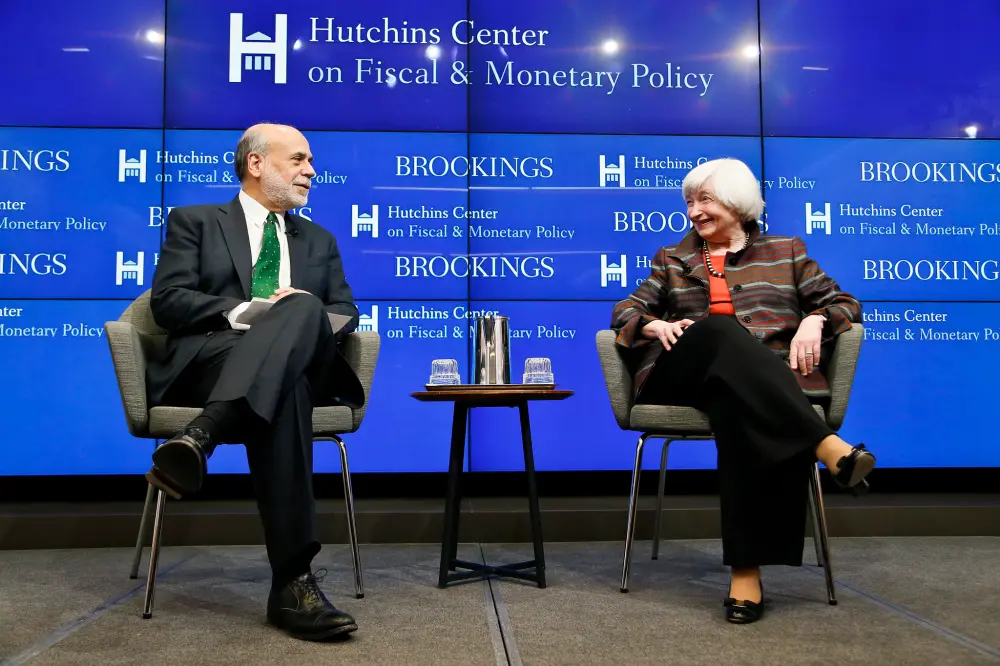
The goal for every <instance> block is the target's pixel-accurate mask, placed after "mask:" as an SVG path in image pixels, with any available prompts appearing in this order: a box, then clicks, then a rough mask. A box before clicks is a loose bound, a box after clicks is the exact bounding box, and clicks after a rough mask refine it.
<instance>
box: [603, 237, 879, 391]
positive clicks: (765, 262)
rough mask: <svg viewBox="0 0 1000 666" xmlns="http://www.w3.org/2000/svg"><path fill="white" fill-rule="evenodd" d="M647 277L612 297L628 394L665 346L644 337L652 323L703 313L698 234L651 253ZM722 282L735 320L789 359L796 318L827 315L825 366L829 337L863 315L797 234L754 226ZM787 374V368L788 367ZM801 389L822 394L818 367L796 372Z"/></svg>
mask: <svg viewBox="0 0 1000 666" xmlns="http://www.w3.org/2000/svg"><path fill="white" fill-rule="evenodd" d="M651 268H652V271H651V273H650V275H649V277H648V278H646V280H645V281H643V283H642V284H641V285H639V287H638V288H637V289H636V290H635V292H634V293H633V294H631V295H630V296H629V297H628V298H626V299H625V300H623V301H620V302H619V303H617V304H616V305H615V307H614V311H613V313H612V317H611V328H612V329H614V330H615V332H616V333H617V334H618V335H617V339H616V342H617V344H618V345H619V346H620V347H624V348H627V349H630V350H636V351H635V357H632V359H630V360H633V362H634V361H638V365H633V367H634V368H635V381H634V387H635V388H634V391H635V394H634V395H633V398H634V397H636V396H638V394H639V391H640V389H641V388H642V385H643V383H644V382H645V381H646V378H647V377H648V376H649V371H650V370H652V368H653V364H654V363H655V362H656V359H657V358H659V356H660V354H661V353H662V352H663V344H662V343H661V342H660V341H659V340H649V339H646V338H644V337H643V336H642V333H641V332H640V331H641V329H642V327H643V326H645V325H646V324H648V323H649V322H651V321H655V320H657V319H662V320H664V321H679V320H681V319H691V320H692V321H698V320H699V319H704V318H705V317H708V314H709V313H708V307H709V292H708V277H709V276H708V270H707V268H706V267H705V261H704V255H703V254H702V245H701V237H700V236H698V234H697V233H696V232H695V231H694V230H692V231H691V232H690V233H688V234H687V235H686V236H685V237H684V238H682V239H681V241H680V242H679V243H678V244H677V245H673V246H670V247H661V248H660V249H659V251H658V252H657V253H656V256H655V257H654V258H653V262H652V266H651ZM725 274H726V283H727V284H728V285H729V294H730V297H731V298H732V300H733V308H734V309H735V310H736V320H737V321H738V322H740V324H741V325H742V326H743V327H744V328H746V329H747V330H748V331H749V332H750V333H752V334H753V335H754V336H756V337H757V339H759V340H760V341H761V342H762V343H763V344H765V345H767V346H768V347H770V348H771V349H773V350H774V351H775V353H777V354H778V355H779V356H781V357H782V358H784V359H788V355H789V347H790V345H791V341H792V337H793V336H794V335H795V333H796V331H797V330H798V327H799V323H800V322H801V321H802V319H804V318H805V317H807V316H808V315H812V314H821V315H824V316H826V318H827V321H826V324H824V326H823V355H822V358H821V359H820V367H821V368H822V367H825V363H824V361H825V360H826V359H827V357H828V355H829V353H830V351H831V349H830V345H828V344H827V343H828V342H831V341H832V340H833V339H834V338H835V337H836V336H837V335H839V334H840V333H842V332H843V331H846V330H848V329H849V328H851V323H852V322H859V321H861V303H860V302H858V300H857V299H856V298H854V297H853V296H851V295H850V294H848V293H845V292H843V291H841V289H840V287H839V286H838V285H837V283H836V282H835V281H834V280H833V279H832V278H830V277H829V276H827V274H826V273H824V272H823V270H822V269H821V268H820V267H819V264H817V263H816V262H815V261H814V260H813V259H810V258H809V257H808V256H807V255H806V247H805V244H804V243H803V242H802V241H801V240H800V239H798V238H789V237H786V236H766V235H762V234H761V233H760V227H759V226H758V225H756V224H754V225H753V226H752V228H751V230H750V241H749V244H748V245H747V247H746V248H745V249H743V250H741V251H739V252H735V253H734V252H730V253H728V254H727V255H726V269H725ZM789 372H791V369H789ZM795 376H796V378H797V379H798V380H799V383H800V385H801V386H802V389H803V390H804V391H805V392H806V394H809V395H813V396H823V395H827V394H828V391H829V387H828V385H827V383H826V379H825V378H824V377H823V375H822V373H821V372H817V371H815V370H814V371H813V372H812V373H810V375H809V376H808V377H803V376H802V374H801V373H798V372H796V373H795Z"/></svg>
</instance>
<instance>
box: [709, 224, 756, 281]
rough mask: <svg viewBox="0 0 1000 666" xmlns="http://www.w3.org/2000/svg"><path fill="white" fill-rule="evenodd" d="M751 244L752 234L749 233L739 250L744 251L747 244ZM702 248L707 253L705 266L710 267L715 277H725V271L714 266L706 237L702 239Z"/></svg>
mask: <svg viewBox="0 0 1000 666" xmlns="http://www.w3.org/2000/svg"><path fill="white" fill-rule="evenodd" d="M749 244H750V234H747V235H746V237H745V238H744V239H743V247H741V248H740V249H739V250H737V251H738V252H742V251H743V250H745V249H747V245H749ZM701 248H702V251H703V252H704V253H705V268H707V269H708V272H709V273H710V274H711V275H713V276H714V277H717V278H724V277H726V275H725V274H724V273H720V272H718V271H717V270H715V268H714V267H713V266H712V257H711V255H709V253H708V241H707V240H705V239H704V238H703V239H701Z"/></svg>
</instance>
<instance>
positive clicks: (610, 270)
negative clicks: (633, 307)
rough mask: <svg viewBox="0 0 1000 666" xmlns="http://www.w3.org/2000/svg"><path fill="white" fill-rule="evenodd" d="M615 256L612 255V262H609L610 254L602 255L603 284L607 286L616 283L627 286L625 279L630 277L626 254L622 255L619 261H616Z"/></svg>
mask: <svg viewBox="0 0 1000 666" xmlns="http://www.w3.org/2000/svg"><path fill="white" fill-rule="evenodd" d="M614 259H615V257H611V263H608V255H606V254H602V255H601V286H602V287H607V286H608V285H613V284H615V283H618V284H620V285H621V286H623V287H624V286H625V281H626V280H627V279H628V269H627V268H626V267H625V261H626V259H625V255H624V254H623V255H621V257H620V258H619V259H618V261H614Z"/></svg>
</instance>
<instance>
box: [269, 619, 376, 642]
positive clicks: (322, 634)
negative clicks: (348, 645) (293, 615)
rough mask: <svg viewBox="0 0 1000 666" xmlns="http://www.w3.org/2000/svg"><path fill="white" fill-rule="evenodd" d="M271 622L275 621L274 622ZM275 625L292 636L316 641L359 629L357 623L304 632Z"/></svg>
mask: <svg viewBox="0 0 1000 666" xmlns="http://www.w3.org/2000/svg"><path fill="white" fill-rule="evenodd" d="M271 624H274V623H273V622H272V623H271ZM274 626H276V627H278V628H279V629H281V630H282V631H284V632H285V633H287V634H288V635H289V636H291V637H292V638H297V639H299V640H302V641H314V642H319V641H327V640H330V639H331V638H336V637H338V636H345V635H347V634H350V633H353V632H355V631H357V630H358V625H357V624H345V625H342V626H340V627H334V628H333V629H327V630H326V631H318V632H312V633H308V634H303V633H299V632H292V631H288V630H287V629H284V628H283V627H280V626H278V625H274Z"/></svg>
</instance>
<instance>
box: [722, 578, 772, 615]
mask: <svg viewBox="0 0 1000 666" xmlns="http://www.w3.org/2000/svg"><path fill="white" fill-rule="evenodd" d="M722 605H723V606H724V607H725V609H726V620H727V621H729V622H732V623H733V624H750V623H751V622H756V621H757V620H759V619H761V618H762V617H764V584H763V583H761V584H760V601H759V602H757V601H743V600H737V599H733V598H732V597H726V598H725V599H724V600H723V602H722Z"/></svg>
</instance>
